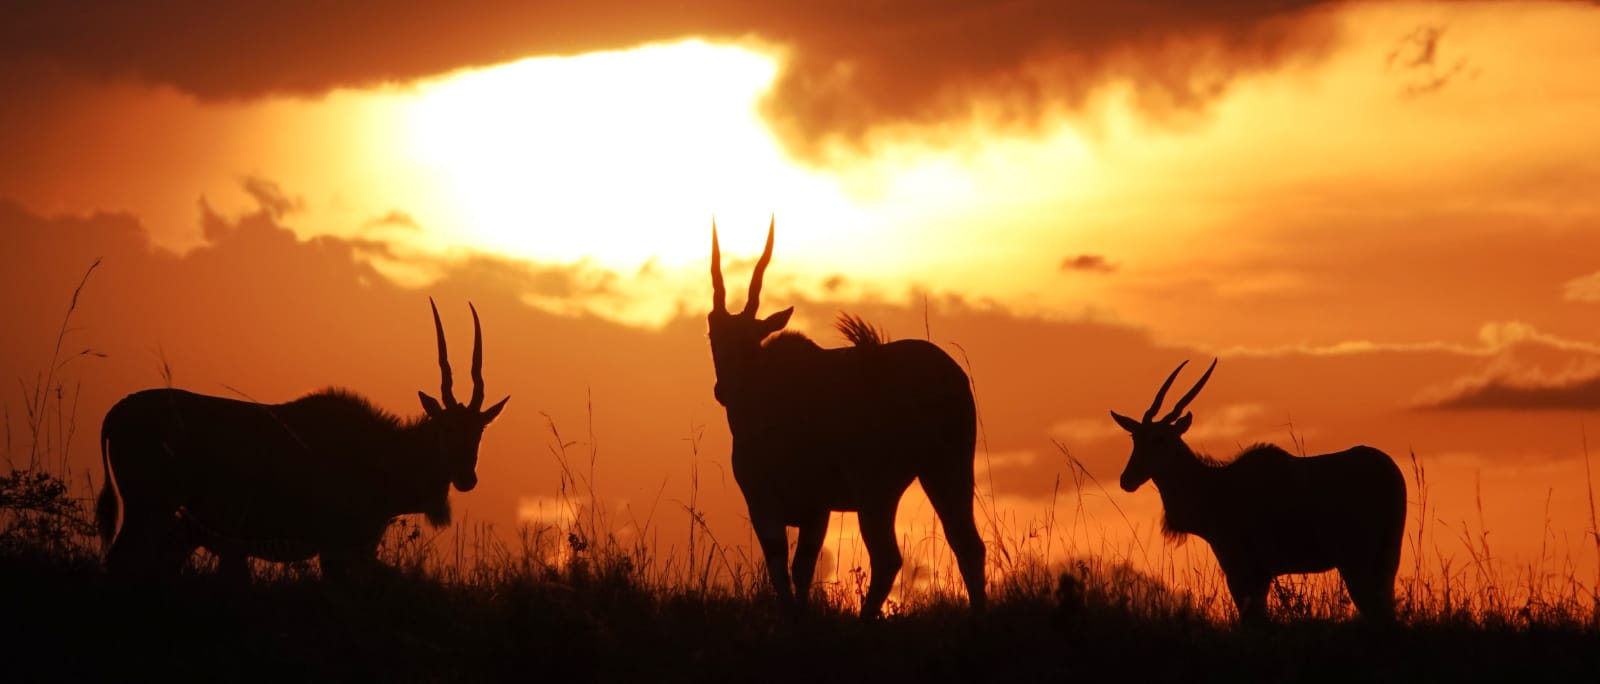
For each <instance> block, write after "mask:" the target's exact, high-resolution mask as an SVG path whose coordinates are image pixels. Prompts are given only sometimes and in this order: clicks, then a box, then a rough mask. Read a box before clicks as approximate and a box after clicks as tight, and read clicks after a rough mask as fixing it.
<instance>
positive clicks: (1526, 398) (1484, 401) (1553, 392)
mask: <svg viewBox="0 0 1600 684" xmlns="http://www.w3.org/2000/svg"><path fill="white" fill-rule="evenodd" d="M1421 408H1425V409H1437V410H1453V411H1474V410H1505V411H1586V410H1593V409H1600V374H1596V375H1584V376H1577V377H1572V378H1566V379H1559V380H1540V381H1518V380H1515V379H1511V378H1486V379H1480V380H1476V381H1473V382H1469V383H1464V384H1462V385H1461V386H1459V387H1457V388H1456V390H1455V392H1454V393H1453V394H1450V395H1448V396H1445V397H1442V398H1437V399H1433V400H1431V401H1427V402H1425V403H1424V404H1423V405H1422V406H1421Z"/></svg>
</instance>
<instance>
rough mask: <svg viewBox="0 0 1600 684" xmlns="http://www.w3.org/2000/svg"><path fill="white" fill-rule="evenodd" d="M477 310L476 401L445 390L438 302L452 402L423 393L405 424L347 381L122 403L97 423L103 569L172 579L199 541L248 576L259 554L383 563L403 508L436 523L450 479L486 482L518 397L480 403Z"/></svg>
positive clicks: (169, 394) (329, 569)
mask: <svg viewBox="0 0 1600 684" xmlns="http://www.w3.org/2000/svg"><path fill="white" fill-rule="evenodd" d="M428 304H429V306H430V307H431V306H432V305H433V300H432V299H430V300H429V302H428ZM468 307H469V308H472V334H473V343H472V399H471V400H470V401H468V402H467V404H466V405H462V404H460V403H459V402H457V401H456V399H455V396H454V395H453V394H452V393H451V391H450V389H451V386H452V384H453V383H452V380H451V376H450V361H449V358H448V355H447V354H446V351H445V341H444V326H443V325H442V324H441V323H440V321H439V310H438V308H437V307H434V309H433V325H434V331H435V333H437V337H438V347H439V371H440V373H441V374H442V377H443V379H442V383H441V398H442V399H443V404H441V403H440V402H439V401H438V400H435V399H434V398H433V397H430V396H428V395H427V394H424V393H422V392H420V391H419V392H417V396H418V397H420V398H421V400H422V408H423V411H424V414H423V415H422V416H421V417H419V418H414V419H409V420H402V419H399V418H397V417H395V416H393V415H391V414H389V413H386V412H384V411H383V410H381V409H378V408H377V407H375V406H373V405H372V404H371V403H369V402H368V401H367V400H366V399H364V398H362V397H360V396H358V395H356V394H353V393H351V392H348V391H345V390H340V389H328V390H323V391H320V392H315V393H312V394H309V395H306V396H304V397H301V398H299V399H296V400H294V401H291V402H288V403H284V404H257V403H254V402H248V401H237V400H233V399H224V398H221V397H211V396H206V395H201V394H194V393H192V392H185V391H183V390H177V389H151V390H144V391H142V392H136V393H134V394H130V395H128V396H127V397H125V398H123V399H122V400H121V401H119V402H117V403H116V405H114V406H112V407H111V410H110V411H108V412H107V413H106V417H105V421H104V423H103V424H102V425H101V428H100V453H101V460H102V463H103V464H104V466H105V468H106V478H105V485H104V487H103V488H102V489H101V492H100V499H99V505H98V511H97V518H98V520H99V526H100V534H101V537H102V538H103V539H104V540H105V541H106V542H108V543H109V544H110V551H109V552H108V553H107V556H106V565H107V568H108V570H109V571H110V572H112V573H113V574H117V575H154V574H158V573H163V572H165V573H172V572H175V571H176V570H177V569H178V568H180V567H181V566H182V564H183V562H184V561H185V560H187V559H188V557H189V555H190V553H192V552H193V551H194V549H196V548H198V547H202V546H203V547H205V548H207V549H208V550H210V551H211V552H212V553H214V554H216V555H217V557H218V559H219V564H220V569H221V571H222V573H223V574H224V575H229V576H233V577H235V578H238V579H247V578H248V577H249V563H248V557H250V556H255V557H257V558H263V559H266V560H271V561H280V562H282V561H294V560H304V559H308V558H310V557H312V556H320V559H321V561H322V570H323V574H324V575H341V574H345V573H347V572H348V571H350V570H351V569H352V568H355V567H357V566H362V565H365V566H368V567H370V566H372V565H373V564H375V563H376V562H377V561H376V552H377V546H378V543H379V541H380V540H381V538H382V536H383V532H384V530H385V529H386V528H387V527H388V526H389V522H390V521H391V520H392V519H393V518H395V517H396V516H400V515H403V514H407V513H423V514H425V515H426V516H427V518H428V521H429V522H430V523H432V524H434V525H437V526H444V525H448V524H450V500H449V494H450V487H451V485H454V486H455V488H456V489H457V490H459V491H463V492H468V491H472V489H473V487H476V486H477V484H478V475H477V464H478V442H479V440H480V439H481V438H482V436H483V430H484V428H485V427H486V426H488V425H489V423H490V421H493V420H494V419H495V416H498V415H499V414H500V411H501V409H503V408H505V405H506V401H508V400H510V399H511V397H506V398H505V399H501V400H500V402H499V403H497V404H495V405H493V406H490V407H489V409H488V410H482V408H483V333H482V330H481V329H480V327H479V325H478V311H477V309H476V308H473V307H471V304H468ZM119 494H120V495H121V500H122V521H123V522H122V528H121V530H120V531H118V529H117V517H118V515H117V499H118V495H119ZM113 535H114V536H115V541H113V540H112V538H113Z"/></svg>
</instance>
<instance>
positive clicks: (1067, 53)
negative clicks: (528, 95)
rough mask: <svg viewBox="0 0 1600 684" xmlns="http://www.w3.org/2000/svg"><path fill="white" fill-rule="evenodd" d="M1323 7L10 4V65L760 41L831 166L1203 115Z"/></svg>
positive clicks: (501, 55) (378, 62) (499, 0)
mask: <svg viewBox="0 0 1600 684" xmlns="http://www.w3.org/2000/svg"><path fill="white" fill-rule="evenodd" d="M1325 4H1329V3H1325V2H1319V1H1316V0H1233V1H1230V2H1207V3H1195V2H1187V1H1184V0H1130V1H1127V2H1088V1H1071V2H1068V1H1055V0H1017V1H1013V2H980V3H972V2H961V1H956V0H932V1H918V2H909V1H908V2H876V3H858V2H852V1H845V0H827V1H822V2H810V3H748V2H739V1H737V0H688V1H686V2H679V3H658V2H650V1H646V0H598V1H596V2H590V3H569V2H553V1H534V2H518V1H511V0H463V1H462V2H456V3H448V4H435V3H390V2H376V1H375V0H360V1H356V2H345V3H333V4H329V3H319V2H309V1H306V0H287V1H281V2H265V1H262V0H241V1H240V2H229V3H215V2H204V1H202V0H154V1H152V2H142V3H125V2H106V1H102V2H87V3H35V2H23V3H7V4H6V5H5V6H4V8H3V9H0V74H12V76H11V77H10V78H13V79H15V78H19V77H18V76H17V74H22V73H30V72H33V73H36V72H37V70H35V69H26V68H19V67H18V65H40V64H44V65H49V66H50V67H52V68H57V69H63V70H65V71H66V72H69V73H73V74H78V75H80V76H87V77H89V78H92V79H97V80H105V81H133V82H143V83H147V84H156V85H163V86H170V87H173V88H176V89H178V90H180V91H183V92H186V93H190V94H192V95H194V96H196V97H199V98H201V99H204V100H214V101H215V100H224V101H225V100H240V99H249V98H259V97H264V96H273V95H294V96H307V97H315V96H319V95H321V94H323V93H327V92H329V91H330V90H333V89H337V88H359V87H366V86H372V85H376V84H382V83H403V82H408V81H412V80H416V79H419V78H423V77H428V76H434V75H438V74H442V73H446V72H449V71H451V70H455V69H460V68H467V67H474V66H485V65H490V64H497V63H503V62H508V61H513V60H516V59H520V58H526V57H539V56H556V55H574V54H580V53H585V52H591V51H597V50H610V49H623V48H628V47H633V46H637V45H641V44H646V43H658V42H668V41H674V40H680V39H685V38H692V37H699V38H705V39H709V40H718V41H751V42H754V43H757V44H761V45H766V46H769V47H773V48H776V49H777V50H778V51H780V52H781V53H782V55H783V62H784V66H783V69H782V71H781V73H780V74H779V76H778V81H777V83H776V84H775V85H774V87H773V90H772V92H771V94H770V97H769V98H768V100H767V102H766V106H765V112H766V115H767V116H768V118H769V121H770V122H771V123H772V125H773V126H774V128H775V129H777V131H778V132H779V134H780V135H781V136H782V138H783V139H784V140H785V142H786V144H787V145H788V147H789V149H790V150H791V151H792V152H794V153H797V154H798V155H800V156H802V157H808V158H818V157H819V156H820V155H822V154H824V153H825V152H826V151H827V150H828V149H830V148H831V147H832V146H835V145H836V144H843V145H845V146H847V147H848V146H859V145H863V144H866V143H867V142H868V141H869V139H870V138H871V136H872V135H873V134H874V133H876V132H879V131H881V130H884V129H892V128H895V127H900V126H906V125H910V126H917V127H930V126H938V125H941V124H944V123H948V122H952V121H957V122H959V121H964V120H968V119H971V118H973V117H982V118H984V119H985V120H987V121H989V122H991V123H1000V124H1010V125H1028V124H1031V123H1036V122H1037V121H1039V120H1040V119H1041V117H1044V116H1046V115H1048V114H1049V113H1050V112H1052V111H1053V110H1056V109H1061V108H1065V109H1075V108H1079V107H1081V106H1083V105H1084V104H1085V103H1086V102H1087V101H1088V99H1089V98H1090V96H1091V95H1093V94H1094V93H1096V92H1097V91H1098V90H1099V89H1101V88H1102V87H1104V86H1106V85H1108V84H1113V83H1126V84H1129V85H1131V86H1132V88H1133V92H1134V94H1135V97H1136V100H1137V102H1138V104H1139V105H1140V106H1141V107H1142V108H1143V109H1144V110H1145V111H1146V112H1147V113H1150V114H1152V115H1156V116H1163V115H1166V114H1171V113H1175V112H1183V111H1190V110H1194V109H1196V108H1200V107H1203V106H1204V105H1205V104H1207V103H1208V102H1210V101H1211V100H1212V99H1214V98H1215V97H1217V96H1218V95H1220V94H1221V93H1222V92H1224V91H1225V90H1226V88H1227V87H1228V85H1229V84H1230V83H1231V82H1232V81H1233V80H1234V79H1236V78H1238V77H1239V76H1241V75H1246V74H1250V73H1254V72H1260V71H1264V70H1270V69H1274V68H1278V67H1280V66H1282V65H1284V64H1286V63H1289V62H1292V61H1294V60H1296V59H1301V58H1315V57H1318V56H1321V55H1322V54H1325V53H1326V51H1327V50H1328V48H1329V47H1331V45H1332V44H1333V42H1334V38H1335V33H1336V31H1335V22H1334V21H1333V20H1332V18H1331V16H1330V15H1331V13H1330V12H1326V11H1320V10H1319V9H1318V6H1319V5H1325ZM8 65H9V66H10V67H11V68H5V67H6V66H8ZM0 78H6V77H5V76H0ZM13 85H14V84H13ZM8 90H10V88H8Z"/></svg>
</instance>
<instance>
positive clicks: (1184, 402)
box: [1161, 359, 1217, 423]
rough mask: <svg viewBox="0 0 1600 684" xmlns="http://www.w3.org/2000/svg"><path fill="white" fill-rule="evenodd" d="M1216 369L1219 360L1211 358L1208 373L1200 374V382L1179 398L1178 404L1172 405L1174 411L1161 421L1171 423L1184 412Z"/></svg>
mask: <svg viewBox="0 0 1600 684" xmlns="http://www.w3.org/2000/svg"><path fill="white" fill-rule="evenodd" d="M1216 369H1217V360H1216V359H1212V360H1211V367H1210V368H1207V369H1206V374H1205V375H1202V376H1200V382H1197V383H1195V384H1194V388H1193V389H1190V390H1189V393H1188V394H1185V395H1183V398H1182V399H1179V400H1178V403H1177V405H1176V406H1173V407H1172V412H1171V413H1168V414H1167V416H1166V417H1165V418H1162V419H1161V422H1163V423H1170V422H1172V421H1173V420H1174V419H1176V418H1177V417H1178V416H1179V415H1181V414H1182V413H1183V410H1184V409H1185V408H1188V407H1189V402H1191V401H1194V398H1195V395H1198V394H1200V388H1201V387H1205V386H1206V381H1207V380H1210V379H1211V371H1214V370H1216Z"/></svg>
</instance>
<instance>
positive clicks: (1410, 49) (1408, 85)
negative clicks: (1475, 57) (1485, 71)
mask: <svg viewBox="0 0 1600 684" xmlns="http://www.w3.org/2000/svg"><path fill="white" fill-rule="evenodd" d="M1445 30H1446V27H1445V26H1443V25H1440V24H1423V25H1420V26H1417V27H1416V28H1413V29H1412V30H1411V31H1410V32H1409V33H1407V34H1406V35H1404V36H1402V37H1401V38H1400V40H1398V41H1395V46H1394V48H1393V49H1392V50H1390V51H1389V56H1388V57H1387V58H1386V59H1385V66H1386V67H1387V69H1388V70H1389V72H1390V73H1392V74H1395V75H1396V76H1397V77H1398V78H1399V79H1400V80H1401V90H1400V92H1401V94H1402V95H1404V96H1406V97H1417V96H1420V95H1427V94H1429V93H1435V92H1438V91H1440V90H1443V89H1444V87H1445V86H1447V85H1449V84H1450V82H1451V81H1452V80H1454V79H1456V78H1457V77H1460V76H1463V75H1465V76H1467V77H1469V78H1474V77H1476V76H1477V75H1478V71H1477V69H1473V68H1471V67H1470V63H1469V62H1468V61H1467V58H1465V57H1452V58H1441V57H1440V53H1441V51H1442V49H1443V42H1444V36H1445Z"/></svg>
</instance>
